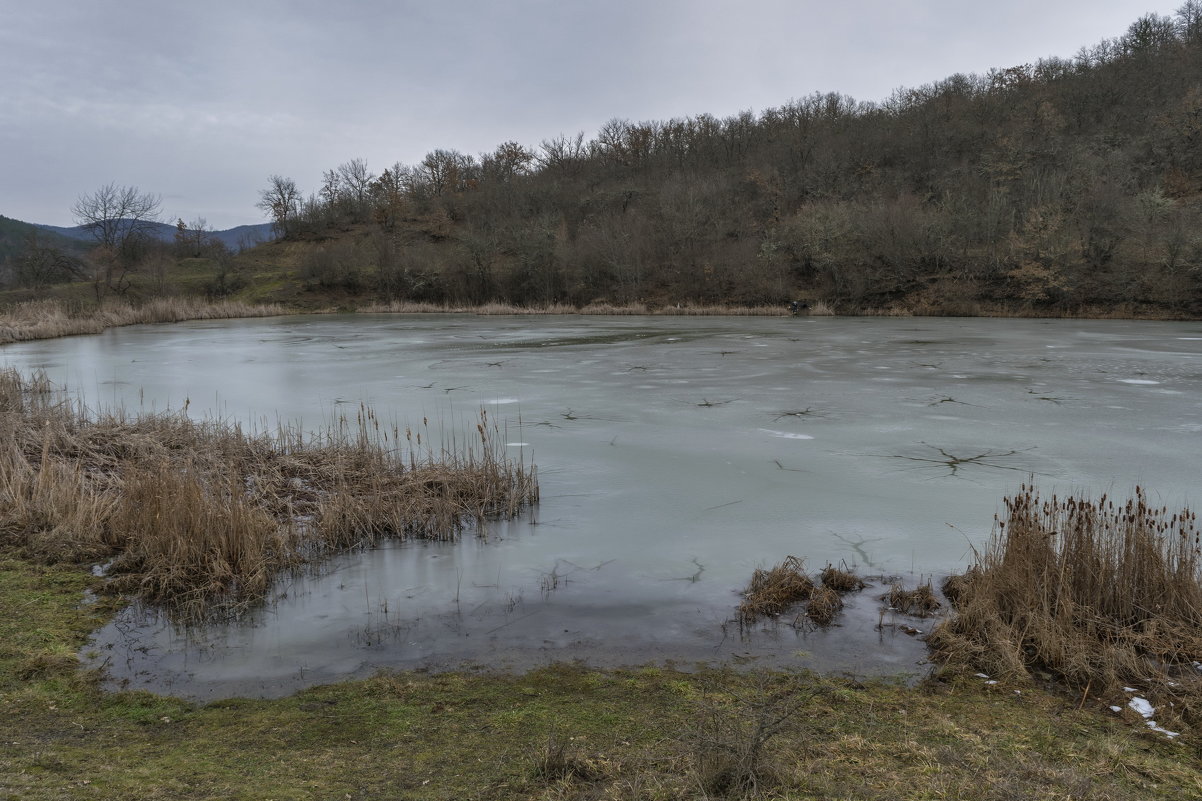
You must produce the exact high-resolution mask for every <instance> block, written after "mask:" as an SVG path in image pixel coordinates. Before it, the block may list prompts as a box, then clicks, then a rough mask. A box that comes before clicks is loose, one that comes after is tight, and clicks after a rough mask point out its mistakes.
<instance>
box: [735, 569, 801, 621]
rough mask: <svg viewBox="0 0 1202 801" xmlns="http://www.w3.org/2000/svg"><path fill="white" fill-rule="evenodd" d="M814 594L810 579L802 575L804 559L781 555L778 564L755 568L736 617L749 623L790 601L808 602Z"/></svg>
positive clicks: (786, 605) (793, 602)
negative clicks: (765, 568)
mask: <svg viewBox="0 0 1202 801" xmlns="http://www.w3.org/2000/svg"><path fill="white" fill-rule="evenodd" d="M813 594H814V582H813V580H812V579H811V578H810V577H809V576H807V575H806V574H805V561H804V560H802V559H798V558H797V557H796V556H788V557H785V561H783V562H781V563H780V564H779V565H776V566H775V567H773V568H771V569H770V570H764V569H763V568H757V569H756V571H755V573H753V574H752V575H751V582H750V583H749V584H748V585H747V589H745V590H744V591H743V602H742V603H740V604H739V620H740V621H741V622H743V623H752V622H754V621H755V620H756V619H757V618H761V617H766V616H775V615H780V614H781V613H783V612H784V611H785V610H786V609H788V608H789V607H790V606H792V605H793V604H796V603H799V602H801V601H808V600H809V599H810V596H812V595H813Z"/></svg>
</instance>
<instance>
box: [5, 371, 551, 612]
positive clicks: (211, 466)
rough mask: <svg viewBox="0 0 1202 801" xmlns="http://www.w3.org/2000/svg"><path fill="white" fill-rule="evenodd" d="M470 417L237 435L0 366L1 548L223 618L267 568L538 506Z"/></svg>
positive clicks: (369, 415)
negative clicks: (453, 423) (86, 398)
mask: <svg viewBox="0 0 1202 801" xmlns="http://www.w3.org/2000/svg"><path fill="white" fill-rule="evenodd" d="M537 500H538V483H537V474H536V470H535V468H534V466H533V465H526V464H523V463H522V462H520V461H519V462H515V461H513V460H511V459H509V458H508V457H507V456H506V455H505V453H504V445H503V439H502V438H501V437H500V435H499V432H498V431H497V427H496V425H495V424H494V423H492V422H491V421H490V420H489V419H488V418H487V415H486V414H485V413H482V414H481V419H480V421H479V423H477V425H476V430H475V432H474V433H473V436H472V437H470V438H469V440H468V441H464V442H452V443H451V444H450V445H449V446H442V447H434V446H433V445H432V444H431V442H430V435H429V433H428V431H425V430H417V431H413V430H410V429H407V428H406V429H402V428H400V427H398V426H396V425H387V424H384V423H383V422H382V421H380V420H379V419H378V418H377V416H376V415H375V413H374V412H373V411H372V410H371V409H370V408H367V407H364V406H361V407H360V408H359V410H358V414H357V415H356V416H355V417H354V419H353V420H352V419H348V418H346V417H345V416H344V417H340V418H339V419H338V420H336V421H334V422H332V423H331V424H330V425H329V426H328V427H327V428H326V429H325V430H323V431H319V432H316V433H306V432H303V431H301V430H298V429H296V428H293V427H289V426H285V425H281V426H280V427H279V428H278V430H277V431H275V432H273V433H270V434H265V433H250V432H246V431H244V430H243V429H242V428H241V426H239V425H237V424H232V423H228V422H224V421H217V420H208V421H203V422H197V421H194V420H192V419H190V418H189V417H188V416H187V415H186V413H183V412H168V413H142V414H136V415H131V414H127V413H125V412H123V411H120V410H118V411H109V412H104V413H94V412H91V411H89V410H87V409H85V408H84V407H82V406H81V405H80V404H78V403H76V402H73V401H72V400H71V399H70V398H68V397H66V396H65V395H64V393H62V392H61V391H59V390H57V389H56V388H54V387H53V386H51V384H50V382H49V381H48V380H47V379H46V378H45V377H44V376H40V375H35V376H33V377H32V378H28V379H27V378H25V377H23V376H21V375H20V374H19V373H17V372H16V371H15V370H11V369H10V370H6V371H4V372H2V373H0V545H4V546H9V547H15V548H17V549H18V550H19V551H20V552H23V553H26V554H28V555H29V556H30V557H32V558H36V559H40V560H45V561H50V562H54V561H69V562H104V561H109V562H111V566H110V568H109V575H110V576H111V578H110V581H109V586H110V588H111V589H114V590H117V591H121V592H125V593H128V594H131V595H134V596H136V597H138V598H141V599H143V600H145V601H148V602H152V603H157V604H162V605H164V606H165V607H166V608H167V609H168V610H169V611H170V612H171V613H172V614H174V615H175V616H176V617H177V618H178V619H180V620H183V621H199V620H203V619H205V618H206V617H208V616H210V615H212V614H213V613H214V612H216V611H220V612H224V613H237V612H239V611H240V610H242V609H244V608H246V607H248V606H250V605H253V604H256V603H258V602H260V601H261V600H262V599H263V597H264V594H265V593H266V591H267V590H268V589H269V587H270V585H271V582H272V580H273V579H274V578H275V576H277V575H278V574H279V573H280V572H281V571H283V570H287V569H289V568H293V567H296V566H298V565H300V564H303V563H305V562H307V561H312V560H314V559H317V558H320V557H322V556H324V555H327V554H330V553H332V552H336V551H339V550H345V549H348V548H354V547H358V546H365V545H370V544H372V543H375V542H377V541H379V540H380V539H383V538H424V539H435V540H450V539H454V538H456V537H457V536H458V535H459V534H460V532H461V531H462V530H463V529H464V527H465V526H468V525H474V524H478V523H480V522H481V521H483V520H484V519H486V518H489V517H514V516H516V515H517V514H518V513H519V512H520V511H521V510H522V509H523V508H525V507H526V506H528V505H530V504H533V503H535V502H537Z"/></svg>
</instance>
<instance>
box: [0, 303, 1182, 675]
mask: <svg viewBox="0 0 1202 801" xmlns="http://www.w3.org/2000/svg"><path fill="white" fill-rule="evenodd" d="M2 353H3V358H4V360H5V362H6V363H7V364H8V365H11V366H15V367H18V368H19V369H22V370H31V369H33V368H36V367H43V368H44V369H46V370H47V372H48V373H49V375H50V376H51V378H52V379H54V380H56V381H58V382H65V383H66V384H67V385H68V386H69V388H71V389H73V390H76V391H78V392H81V393H82V394H83V395H84V396H85V397H86V398H87V399H88V400H89V402H90V403H91V404H92V405H107V404H124V405H127V406H131V407H138V406H139V405H140V406H142V407H144V408H153V409H163V408H168V407H171V408H179V407H182V406H183V405H184V403H185V401H187V402H188V404H189V406H188V408H189V410H190V413H192V414H194V415H197V416H199V415H203V414H206V413H207V414H213V415H220V416H222V417H227V418H233V419H237V420H241V421H244V422H246V423H248V424H253V425H259V426H262V427H270V426H271V425H272V422H273V421H274V420H275V419H276V418H277V417H279V418H283V419H287V420H297V419H299V420H301V421H302V422H303V423H304V424H305V425H306V426H307V427H309V428H317V427H319V425H320V424H321V423H322V422H323V421H324V420H325V419H327V418H328V417H329V416H330V415H333V414H338V413H340V410H341V408H344V407H343V406H342V404H345V403H359V402H360V401H362V402H366V403H368V404H370V405H372V406H374V407H375V409H376V410H377V412H378V413H380V415H381V416H382V417H385V418H389V417H392V418H395V419H396V420H397V421H399V422H400V423H401V424H404V423H405V422H407V421H412V422H420V420H421V419H422V418H423V417H426V418H429V419H430V421H431V424H432V425H433V426H434V427H435V428H441V430H443V431H444V432H445V434H446V436H448V437H449V436H451V435H452V434H453V433H455V432H461V431H468V430H470V429H471V427H472V425H473V421H474V418H475V415H476V413H477V411H478V410H479V408H481V407H486V408H488V409H489V410H490V414H491V415H493V416H494V417H497V418H499V419H501V420H503V421H505V433H504V436H505V441H506V442H507V443H510V446H511V447H513V448H514V449H515V450H519V449H520V450H521V451H522V452H523V453H524V454H525V455H526V456H527V457H529V456H530V455H531V454H533V458H534V460H535V461H536V463H537V464H538V466H539V476H540V480H541V484H542V503H541V506H540V507H539V508H538V509H537V510H536V511H535V515H534V517H532V518H531V519H527V520H522V521H514V522H511V523H506V524H494V525H492V526H490V528H489V530H488V531H487V532H485V535H484V536H482V537H480V538H475V537H468V538H466V539H465V540H463V541H462V542H460V543H456V544H450V545H436V544H425V543H408V544H393V545H390V546H388V547H385V548H381V549H379V550H376V551H372V552H369V553H364V554H353V555H345V556H342V557H339V558H338V559H336V560H334V561H333V562H331V563H329V564H327V565H325V566H323V568H322V569H321V570H320V571H318V572H317V573H316V574H312V575H302V576H295V577H290V578H288V579H287V580H285V581H283V582H281V584H280V586H279V587H278V588H277V595H278V596H279V600H278V602H277V603H275V604H273V605H272V606H271V607H269V608H268V609H265V610H263V611H262V612H261V613H259V614H258V615H256V616H255V619H254V620H247V621H241V622H239V623H237V624H231V625H227V626H221V627H213V628H211V629H209V630H206V631H204V632H202V633H200V634H199V635H197V636H195V637H193V638H191V639H189V638H188V637H185V636H184V635H183V634H182V633H180V632H176V631H173V630H172V629H171V627H170V626H168V625H167V624H166V623H165V622H164V621H162V620H161V619H157V618H155V617H154V616H153V614H151V615H150V616H145V615H142V614H140V613H138V612H136V611H135V610H129V611H128V612H127V613H126V614H124V615H122V616H121V617H120V618H119V619H118V620H117V621H116V622H115V623H114V624H113V625H111V626H109V627H107V628H106V629H104V630H103V631H101V632H99V633H98V635H97V637H96V642H95V643H94V645H93V646H92V648H91V650H93V651H95V652H97V653H99V654H100V658H101V659H102V660H107V662H108V664H109V668H110V671H111V673H112V675H113V676H114V678H115V680H117V681H121V680H128V681H130V682H131V683H132V684H134V685H137V686H147V687H151V688H155V689H169V690H171V691H173V692H178V693H180V694H184V695H192V696H196V697H212V696H217V695H224V694H231V693H258V694H278V693H282V692H287V691H289V690H290V689H292V688H294V687H296V686H300V685H302V684H308V683H314V682H320V681H328V680H333V679H336V678H338V677H341V676H346V675H362V674H364V673H369V672H371V671H373V670H375V669H377V668H379V667H381V666H395V667H441V666H453V665H458V664H461V663H464V662H466V663H472V664H479V665H482V666H511V667H522V666H525V665H530V664H538V663H541V662H546V661H552V660H557V659H575V658H583V659H586V660H588V661H590V662H594V663H600V664H621V663H631V662H645V661H649V660H663V659H675V660H678V661H682V662H691V661H695V660H711V659H721V660H724V661H731V660H736V661H741V660H753V661H756V662H757V663H758V662H769V663H772V664H804V665H810V666H815V667H820V668H830V669H840V670H851V671H856V672H876V671H881V670H886V671H898V670H901V671H913V670H917V669H918V668H917V667H916V666H915V662H917V661H918V660H919V659H920V658H921V655H922V650H921V644H920V643H917V642H916V641H915V640H913V639H911V638H909V637H906V636H904V635H896V634H893V633H892V632H893V630H892V629H886V631H885V632H884V634H883V636H882V633H881V632H878V631H877V629H876V627H877V624H878V622H879V618H878V611H877V610H878V606H879V605H878V603H877V601H876V598H875V595H879V594H880V593H881V592H883V591H884V590H883V588H882V587H881V586H880V584H879V583H878V585H877V587H876V588H875V589H872V590H869V591H866V593H865V594H863V595H861V596H859V597H858V599H857V600H856V601H855V602H854V603H853V604H851V606H850V608H849V610H848V611H847V612H846V613H845V615H844V617H843V618H842V619H841V622H842V623H843V625H842V626H841V627H838V628H835V629H833V630H832V631H830V632H814V631H809V630H806V628H805V627H803V626H797V627H793V626H790V625H788V623H789V621H786V624H784V625H778V626H775V627H772V628H769V629H763V630H758V631H756V632H752V633H751V635H750V636H744V634H745V633H743V634H741V633H740V632H739V631H738V628H737V626H734V627H732V624H731V623H730V622H729V621H730V620H731V618H732V616H733V610H734V606H735V605H736V604H737V602H738V595H737V591H738V590H739V589H740V588H741V587H742V586H743V585H744V584H745V583H746V581H747V580H748V578H749V577H750V575H751V573H752V571H753V570H754V569H755V568H756V567H762V566H765V565H767V564H771V563H775V562H778V561H780V560H781V559H782V558H783V557H784V556H786V555H789V554H796V555H798V556H802V557H805V558H806V559H807V562H808V564H809V566H810V567H811V568H812V569H813V570H815V571H816V570H817V569H819V568H821V567H822V566H823V565H824V564H826V563H827V562H832V563H835V564H838V563H840V562H846V563H848V564H850V565H856V566H857V567H858V568H859V569H861V571H863V572H867V573H876V574H902V575H909V576H913V577H915V578H917V577H918V576H922V575H939V574H942V573H945V572H948V571H950V570H953V569H955V568H957V567H960V566H962V565H963V564H964V562H965V560H966V559H967V558H968V556H969V554H970V553H971V549H972V548H973V547H974V546H976V547H979V546H980V545H981V544H982V543H983V541H984V540H985V538H986V537H987V535H988V532H989V528H990V525H991V523H992V518H993V514H994V512H995V511H996V510H997V509H998V508H999V506H1000V500H1001V498H1002V496H1003V495H1005V494H1006V493H1008V492H1011V491H1013V490H1014V489H1015V488H1016V487H1017V485H1018V484H1019V483H1020V482H1021V481H1023V480H1025V479H1027V478H1028V477H1033V478H1034V479H1035V480H1036V481H1037V482H1038V483H1039V484H1040V485H1041V486H1044V487H1048V488H1053V487H1054V488H1056V489H1058V490H1062V491H1068V490H1084V491H1089V492H1092V493H1094V494H1101V493H1102V492H1111V493H1117V494H1124V493H1126V492H1128V491H1129V490H1130V488H1131V487H1132V486H1133V485H1134V484H1137V483H1138V484H1141V485H1143V486H1145V487H1148V488H1149V491H1150V492H1151V493H1152V495H1153V497H1160V498H1162V499H1163V500H1164V502H1166V503H1170V504H1174V505H1176V504H1180V503H1182V502H1185V501H1187V500H1189V499H1188V497H1187V493H1188V492H1189V491H1190V490H1191V488H1192V481H1193V477H1194V476H1196V475H1197V474H1198V472H1199V471H1198V468H1199V460H1200V457H1199V456H1198V454H1199V453H1200V452H1202V449H1199V448H1198V447H1197V438H1198V437H1199V436H1200V435H1202V410H1200V409H1199V408H1198V406H1197V404H1196V403H1195V402H1194V401H1193V400H1192V399H1193V398H1194V397H1196V396H1197V393H1198V391H1199V389H1200V386H1199V384H1200V383H1202V362H1200V361H1199V360H1200V358H1202V327H1199V326H1198V325H1197V324H1192V323H1189V324H1186V323H1131V322H1119V321H1098V322H1082V321H1023V320H951V319H937V320H927V319H895V320H890V319H849V320H841V319H833V318H796V319H795V318H780V319H762V318H691V319H690V318H654V319H650V318H627V317H623V318H593V317H586V318H579V317H512V318H497V317H485V318H476V317H441V316H411V317H399V316H369V315H358V316H337V317H296V318H280V319H268V320H237V321H227V322H213V321H205V322H199V323H186V324H181V325H177V326H141V327H136V328H127V329H116V330H112V331H109V332H106V333H105V334H103V335H100V336H96V337H77V338H71V339H65V340H51V341H46V342H33V343H24V344H20V345H12V346H7V347H6V348H4V349H3V351H2ZM919 627H920V628H921V624H919Z"/></svg>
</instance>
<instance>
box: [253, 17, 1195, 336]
mask: <svg viewBox="0 0 1202 801" xmlns="http://www.w3.org/2000/svg"><path fill="white" fill-rule="evenodd" d="M1200 193H1202V3H1200V2H1198V0H1190V2H1189V3H1187V4H1186V5H1185V6H1183V7H1182V8H1181V9H1180V10H1179V11H1178V12H1177V14H1176V15H1175V16H1174V17H1171V18H1169V17H1162V16H1157V15H1149V16H1145V17H1143V18H1141V19H1139V20H1137V21H1136V22H1135V23H1133V24H1132V25H1131V26H1130V28H1129V30H1128V31H1127V32H1126V33H1125V34H1123V35H1122V36H1120V37H1118V38H1115V39H1111V40H1107V41H1103V42H1101V43H1099V44H1097V45H1094V46H1092V47H1088V48H1083V49H1082V50H1081V51H1080V52H1078V53H1077V54H1076V55H1075V56H1073V57H1071V58H1058V57H1057V58H1048V59H1045V60H1041V61H1039V62H1037V63H1034V64H1024V65H1020V66H1015V67H1010V68H1006V69H997V70H991V71H990V72H989V73H988V74H986V75H953V76H951V77H949V78H947V79H946V80H943V81H940V82H938V83H935V84H931V85H927V86H922V87H919V88H916V89H904V90H898V91H896V92H895V93H894V94H893V96H892V97H890V98H888V99H887V100H885V101H883V102H873V103H869V102H858V101H856V100H854V99H852V98H850V97H846V96H843V95H838V94H825V95H812V96H809V97H804V98H802V99H799V100H793V101H790V102H787V103H785V104H784V105H782V106H780V107H777V108H770V109H766V110H764V111H762V112H760V113H758V114H755V113H751V112H746V113H743V114H739V115H737V116H733V117H728V118H725V119H717V118H715V117H712V116H709V115H704V114H702V115H700V116H696V117H691V118H687V119H672V120H667V121H657V122H639V123H634V122H628V121H625V120H613V121H611V122H609V123H607V124H606V125H605V126H603V127H602V129H601V130H600V131H599V133H598V134H597V136H596V137H595V138H594V139H592V140H586V139H585V137H584V136H583V135H582V134H578V135H575V136H558V137H555V138H552V139H547V140H545V141H543V142H542V143H541V144H540V145H539V146H538V147H537V148H533V149H531V148H527V147H524V146H522V145H519V144H516V143H505V144H502V145H500V146H498V147H497V148H496V150H495V151H493V152H492V153H489V154H485V155H482V156H480V157H479V158H476V157H473V156H470V155H466V154H463V153H459V152H456V151H453V150H436V151H434V152H432V153H430V154H428V155H427V156H426V157H425V159H423V160H422V161H421V163H419V164H415V165H404V164H396V165H393V166H392V167H389V168H388V169H386V170H383V171H382V172H381V173H380V174H379V175H375V174H373V173H372V172H370V171H369V169H368V165H367V164H366V163H365V162H364V161H363V160H361V159H352V160H351V161H349V162H347V163H345V164H342V165H340V166H339V167H337V168H335V169H331V170H329V171H328V172H326V174H325V180H324V182H323V185H322V186H321V187H319V188H317V191H316V192H315V193H313V194H309V195H307V196H306V195H305V193H304V192H303V191H302V190H301V189H300V188H298V187H297V186H296V185H295V183H293V182H292V181H291V180H290V179H288V178H286V177H282V176H272V179H271V183H270V186H269V187H268V188H267V189H266V190H264V192H263V196H262V202H261V204H260V205H261V207H262V208H263V209H264V210H265V211H267V212H268V214H269V216H271V217H272V218H273V219H274V220H275V221H276V223H277V230H278V231H279V233H280V234H281V235H282V236H283V237H285V238H286V239H289V240H295V241H306V242H314V243H316V244H314V245H313V246H312V247H309V248H305V249H301V252H303V255H302V256H301V257H300V259H301V261H300V263H299V265H298V266H299V267H300V275H301V276H302V278H303V280H305V281H307V282H308V284H309V285H310V287H311V288H313V289H327V290H331V289H339V290H341V291H345V292H348V293H350V294H352V295H355V294H364V295H373V296H383V297H386V298H392V299H412V300H424V301H435V302H454V303H465V302H466V303H480V302H486V301H494V300H495V301H504V302H511V303H519V304H542V303H551V302H568V303H575V304H583V303H587V302H591V301H609V302H614V303H624V302H634V301H646V302H651V303H653V304H654V303H678V302H694V303H707V304H708V303H731V304H777V303H782V302H784V301H785V300H787V299H790V298H792V297H803V298H812V299H822V300H826V301H828V302H829V303H832V304H834V305H835V306H836V307H837V308H840V309H844V310H852V309H860V308H889V307H896V308H899V309H901V308H904V309H907V310H910V311H915V312H936V313H973V312H976V311H981V310H988V309H990V308H1007V309H1011V310H1016V311H1022V310H1024V309H1028V310H1032V311H1039V312H1046V313H1054V312H1066V313H1072V312H1076V311H1081V310H1083V309H1086V308H1089V307H1094V308H1095V309H1101V310H1106V309H1110V310H1115V311H1117V312H1119V313H1122V312H1123V310H1127V311H1129V312H1135V311H1140V310H1143V311H1152V312H1153V313H1155V312H1156V311H1159V312H1160V313H1166V314H1190V315H1193V314H1198V313H1202V298H1200V296H1199V286H1200V281H1202V272H1200V271H1199V267H1200V266H1202V197H1200ZM294 250H295V249H294Z"/></svg>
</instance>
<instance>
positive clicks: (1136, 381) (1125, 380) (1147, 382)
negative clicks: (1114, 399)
mask: <svg viewBox="0 0 1202 801" xmlns="http://www.w3.org/2000/svg"><path fill="white" fill-rule="evenodd" d="M1119 383H1120V384H1140V385H1142V386H1154V385H1156V384H1159V383H1160V382H1159V381H1150V380H1148V379H1146V378H1120V379H1119Z"/></svg>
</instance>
